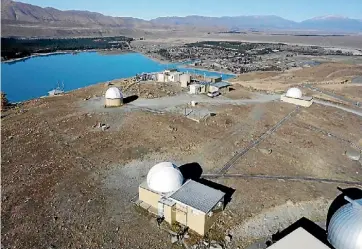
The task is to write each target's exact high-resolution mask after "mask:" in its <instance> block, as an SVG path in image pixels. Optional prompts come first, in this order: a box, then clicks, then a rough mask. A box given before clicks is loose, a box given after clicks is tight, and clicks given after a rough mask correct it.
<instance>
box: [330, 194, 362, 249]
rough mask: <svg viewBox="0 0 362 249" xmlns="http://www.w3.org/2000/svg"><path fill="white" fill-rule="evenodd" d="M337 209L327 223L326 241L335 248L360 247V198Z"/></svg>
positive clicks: (361, 240)
mask: <svg viewBox="0 0 362 249" xmlns="http://www.w3.org/2000/svg"><path fill="white" fill-rule="evenodd" d="M344 198H345V199H346V200H347V201H348V202H349V203H348V204H346V205H344V206H342V207H341V208H340V209H338V210H337V211H336V212H335V213H334V215H333V216H332V218H331V220H330V222H329V225H328V241H329V243H331V245H332V246H333V247H334V248H336V249H362V199H357V200H352V199H350V198H349V197H346V196H345V197H344Z"/></svg>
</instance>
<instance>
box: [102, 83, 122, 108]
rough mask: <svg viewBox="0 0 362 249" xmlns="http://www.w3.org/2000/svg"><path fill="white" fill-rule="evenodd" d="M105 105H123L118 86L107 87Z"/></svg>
mask: <svg viewBox="0 0 362 249" xmlns="http://www.w3.org/2000/svg"><path fill="white" fill-rule="evenodd" d="M105 99H106V103H105V106H106V107H118V106H121V105H123V94H122V92H121V90H120V89H119V88H118V87H111V88H108V90H107V91H106V94H105Z"/></svg>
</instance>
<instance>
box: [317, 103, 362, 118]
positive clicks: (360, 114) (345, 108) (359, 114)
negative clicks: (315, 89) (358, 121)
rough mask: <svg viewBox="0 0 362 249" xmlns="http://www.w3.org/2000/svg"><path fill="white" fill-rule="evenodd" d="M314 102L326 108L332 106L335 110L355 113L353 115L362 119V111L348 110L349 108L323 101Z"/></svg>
mask: <svg viewBox="0 0 362 249" xmlns="http://www.w3.org/2000/svg"><path fill="white" fill-rule="evenodd" d="M313 102H314V103H317V104H321V105H325V106H331V107H334V108H338V109H341V110H343V111H346V112H350V113H353V114H356V115H358V116H361V117H362V112H361V111H358V110H355V109H352V108H347V107H344V106H340V105H337V104H333V103H329V102H326V101H323V100H318V99H315V100H313Z"/></svg>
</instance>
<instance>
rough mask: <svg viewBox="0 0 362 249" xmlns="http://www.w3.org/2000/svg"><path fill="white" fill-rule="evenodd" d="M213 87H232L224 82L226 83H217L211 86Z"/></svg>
mask: <svg viewBox="0 0 362 249" xmlns="http://www.w3.org/2000/svg"><path fill="white" fill-rule="evenodd" d="M211 85H212V86H215V87H218V88H223V87H228V86H231V84H230V83H227V82H224V81H221V82H216V83H213V84H211Z"/></svg>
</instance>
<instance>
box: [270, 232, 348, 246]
mask: <svg viewBox="0 0 362 249" xmlns="http://www.w3.org/2000/svg"><path fill="white" fill-rule="evenodd" d="M309 248H313V249H330V248H329V247H328V246H326V245H325V244H323V243H322V242H321V241H320V240H318V239H317V238H316V237H314V236H313V235H311V234H310V233H308V232H307V231H306V230H304V229H303V228H301V227H299V228H298V229H296V230H294V231H293V232H291V233H290V234H288V235H287V236H285V237H284V238H282V239H281V240H279V241H277V242H276V243H275V244H273V245H271V246H269V247H268V249H309ZM341 249H342V248H341Z"/></svg>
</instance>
